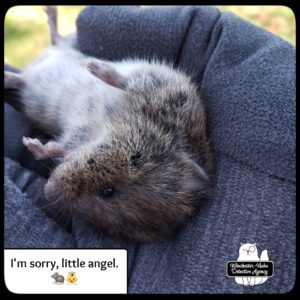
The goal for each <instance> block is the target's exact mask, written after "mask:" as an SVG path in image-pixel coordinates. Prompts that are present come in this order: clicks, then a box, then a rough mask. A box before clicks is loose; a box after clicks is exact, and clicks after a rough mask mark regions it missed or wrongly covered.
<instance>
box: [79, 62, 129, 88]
mask: <svg viewBox="0 0 300 300" xmlns="http://www.w3.org/2000/svg"><path fill="white" fill-rule="evenodd" d="M84 64H85V66H86V68H87V70H88V71H89V72H90V73H91V74H92V75H94V76H95V77H97V78H99V79H101V80H102V81H104V82H105V83H107V84H109V85H111V86H113V87H116V88H120V89H124V88H125V86H126V78H125V77H124V76H123V75H121V74H120V73H119V72H118V71H117V70H116V69H115V68H114V66H112V65H109V64H107V63H105V62H103V61H101V60H98V59H95V58H91V57H89V58H86V59H85V61H84Z"/></svg>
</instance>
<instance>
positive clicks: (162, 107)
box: [5, 7, 212, 241]
mask: <svg viewBox="0 0 300 300" xmlns="http://www.w3.org/2000/svg"><path fill="white" fill-rule="evenodd" d="M47 14H48V20H49V25H50V31H51V38H52V44H53V45H52V46H51V47H50V48H49V49H48V50H47V51H46V52H45V53H44V54H43V55H42V56H41V57H40V58H38V59H37V60H36V61H34V62H33V63H31V64H30V65H29V66H28V67H27V68H25V69H24V71H23V72H22V73H21V74H13V73H9V72H5V88H6V89H9V88H14V89H18V90H19V91H20V93H21V97H20V104H21V106H22V111H23V112H24V114H25V115H26V116H27V117H28V119H29V120H30V121H31V123H32V124H33V125H34V126H36V127H38V128H42V129H43V130H44V131H45V132H47V133H49V134H51V135H52V136H53V140H51V141H49V142H48V143H47V144H45V145H43V144H42V143H41V142H40V141H39V140H38V139H31V138H25V137H24V138H23V143H24V145H26V146H27V148H28V149H29V150H30V151H31V152H32V153H33V154H34V156H35V157H36V158H37V159H45V158H47V157H56V158H57V159H58V165H57V167H56V168H55V169H54V171H53V173H52V174H51V176H50V178H49V180H48V182H47V184H46V186H45V195H46V197H47V198H48V199H49V201H57V200H59V201H60V203H61V205H62V206H63V207H65V208H66V209H70V210H72V211H73V212H75V213H77V214H78V215H82V216H83V217H85V218H87V219H88V220H89V221H91V222H92V223H94V224H95V225H97V226H98V227H99V228H100V229H103V230H106V231H107V232H108V233H110V234H112V235H120V236H125V237H127V238H129V239H133V240H138V241H146V240H155V239H162V238H168V237H170V236H172V234H174V232H176V230H177V229H178V228H179V227H180V225H182V224H183V223H184V222H185V221H186V220H187V218H188V217H189V216H191V215H192V214H193V213H194V211H195V210H196V209H197V207H198V206H199V203H201V201H202V200H203V199H205V198H206V196H207V186H208V178H209V172H210V171H211V169H212V155H211V149H210V145H209V141H208V138H207V133H206V121H205V112H204V107H203V105H202V101H201V98H200V96H199V94H198V92H197V89H196V86H195V85H194V84H193V83H192V82H191V80H190V78H189V77H188V76H186V75H185V74H183V73H182V72H180V71H177V70H175V69H174V68H172V66H169V65H166V64H164V63H162V62H156V61H146V60H139V59H131V60H123V61H119V62H109V61H100V60H98V59H96V58H91V57H87V56H85V55H84V54H82V53H80V52H79V51H78V50H77V49H76V38H74V37H71V38H63V37H61V36H60V35H59V34H58V33H57V26H56V22H57V21H56V18H57V17H56V8H55V7H47Z"/></svg>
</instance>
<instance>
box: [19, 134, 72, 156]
mask: <svg viewBox="0 0 300 300" xmlns="http://www.w3.org/2000/svg"><path fill="white" fill-rule="evenodd" d="M23 144H24V145H25V146H26V147H27V149H28V150H29V151H30V152H31V153H32V154H33V155H34V157H35V159H38V160H40V159H46V158H49V157H63V158H64V157H65V156H66V155H67V152H66V151H65V150H64V149H63V147H62V146H61V145H60V144H59V143H57V142H54V141H50V142H48V143H47V144H45V145H43V144H42V143H41V141H40V140H39V139H32V138H28V137H23Z"/></svg>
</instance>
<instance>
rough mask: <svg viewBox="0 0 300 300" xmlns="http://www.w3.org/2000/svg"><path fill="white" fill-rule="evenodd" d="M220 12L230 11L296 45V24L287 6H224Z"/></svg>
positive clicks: (220, 7)
mask: <svg viewBox="0 0 300 300" xmlns="http://www.w3.org/2000/svg"><path fill="white" fill-rule="evenodd" d="M218 7H219V9H220V10H221V11H231V12H234V13H235V14H237V15H239V16H240V17H242V18H244V19H246V20H248V21H250V22H252V23H254V24H256V25H258V26H260V27H263V28H264V29H266V30H268V31H270V32H272V33H274V34H276V35H278V36H280V37H281V38H283V39H285V40H286V41H288V42H290V43H291V44H293V45H296V24H295V22H296V21H295V15H294V13H293V11H292V10H291V9H290V8H288V7H287V6H279V5H277V6H274V5H268V6H263V5H252V6H248V5H244V6H243V5H240V6H232V5H224V6H218Z"/></svg>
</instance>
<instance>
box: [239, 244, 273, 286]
mask: <svg viewBox="0 0 300 300" xmlns="http://www.w3.org/2000/svg"><path fill="white" fill-rule="evenodd" d="M237 261H269V257H268V251H267V250H264V251H263V252H262V253H261V255H260V258H259V256H258V251H257V247H256V243H254V244H249V243H248V244H243V243H241V247H240V250H239V257H238V259H237ZM267 279H268V277H244V276H243V277H235V281H236V283H237V284H241V285H244V286H249V285H250V286H253V285H257V284H262V283H264V282H266V281H267Z"/></svg>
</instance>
